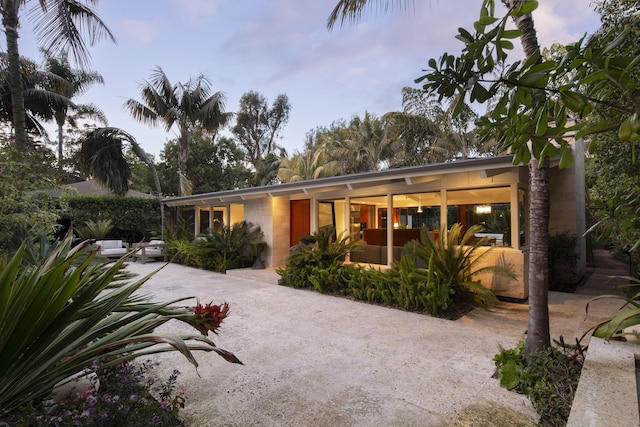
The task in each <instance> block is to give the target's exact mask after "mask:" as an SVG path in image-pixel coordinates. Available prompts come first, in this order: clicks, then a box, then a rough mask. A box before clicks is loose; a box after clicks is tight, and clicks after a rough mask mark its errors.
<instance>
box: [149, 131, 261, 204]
mask: <svg viewBox="0 0 640 427" xmlns="http://www.w3.org/2000/svg"><path fill="white" fill-rule="evenodd" d="M177 157H178V141H177V140H171V141H168V142H167V143H166V144H165V145H164V148H163V150H162V152H161V153H160V160H161V163H160V164H158V174H159V175H160V179H161V181H162V188H163V192H164V193H165V194H173V195H177V194H179V189H180V182H179V175H178V164H177V163H176V161H175V159H176V158H177ZM243 161H244V155H243V153H242V150H241V149H240V148H239V147H238V146H237V145H236V144H235V142H234V141H233V140H231V139H229V138H225V137H221V138H218V139H217V140H212V139H211V138H209V137H205V136H203V135H194V136H192V137H191V139H190V140H189V155H188V157H187V167H188V168H189V169H188V170H189V179H190V180H191V183H192V185H193V192H194V194H198V193H207V192H213V191H223V190H232V189H235V188H243V187H247V186H248V185H249V183H250V181H251V178H252V175H253V173H252V172H251V171H250V170H249V169H248V168H247V167H245V166H244V164H243Z"/></svg>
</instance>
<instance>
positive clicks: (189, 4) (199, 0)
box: [172, 0, 226, 23]
mask: <svg viewBox="0 0 640 427" xmlns="http://www.w3.org/2000/svg"><path fill="white" fill-rule="evenodd" d="M225 1H226V0H172V3H173V6H174V7H175V8H177V9H178V10H179V11H180V13H181V14H182V15H183V16H184V17H186V18H187V20H188V21H190V22H197V23H199V22H203V21H206V20H208V19H210V18H211V17H212V16H215V15H216V13H217V12H218V9H219V7H220V5H221V4H222V3H224V2H225Z"/></svg>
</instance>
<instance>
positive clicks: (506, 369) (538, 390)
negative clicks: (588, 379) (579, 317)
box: [493, 339, 584, 427]
mask: <svg viewBox="0 0 640 427" xmlns="http://www.w3.org/2000/svg"><path fill="white" fill-rule="evenodd" d="M493 361H494V362H495V364H496V367H497V371H496V374H497V376H498V378H499V379H500V383H501V384H502V386H503V387H506V388H508V389H510V390H514V391H517V392H518V393H522V394H526V395H527V396H528V397H529V399H530V400H531V403H532V404H533V407H534V408H535V409H536V411H537V412H538V414H540V417H541V419H540V425H542V426H549V427H556V426H564V425H566V423H567V419H568V418H569V413H570V412H571V404H572V403H573V397H574V395H575V392H576V389H577V387H578V380H579V379H580V372H581V371H582V364H583V363H584V357H583V355H582V352H581V350H580V349H578V350H575V352H572V351H570V350H569V349H568V348H567V347H566V346H565V345H564V344H563V343H562V339H561V343H560V347H551V348H548V349H546V350H543V351H537V352H533V353H527V352H526V351H525V349H524V341H521V342H520V343H519V344H518V345H517V346H516V348H514V349H503V348H501V350H500V352H499V353H498V354H496V355H495V356H494V358H493Z"/></svg>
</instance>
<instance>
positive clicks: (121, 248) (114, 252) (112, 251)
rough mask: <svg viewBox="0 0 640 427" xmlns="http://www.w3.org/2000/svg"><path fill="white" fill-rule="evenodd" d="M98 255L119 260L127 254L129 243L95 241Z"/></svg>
mask: <svg viewBox="0 0 640 427" xmlns="http://www.w3.org/2000/svg"><path fill="white" fill-rule="evenodd" d="M95 245H96V246H98V247H99V250H98V255H100V256H103V257H107V258H120V257H122V256H124V255H126V254H128V253H129V243H127V242H123V241H122V240H96V242H95Z"/></svg>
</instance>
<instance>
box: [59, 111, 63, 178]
mask: <svg viewBox="0 0 640 427" xmlns="http://www.w3.org/2000/svg"><path fill="white" fill-rule="evenodd" d="M62 128H63V124H62V123H60V122H58V170H59V171H60V172H62V165H63V160H64V159H63V157H62V156H63V154H62V146H63V142H64V139H63V129H62Z"/></svg>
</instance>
